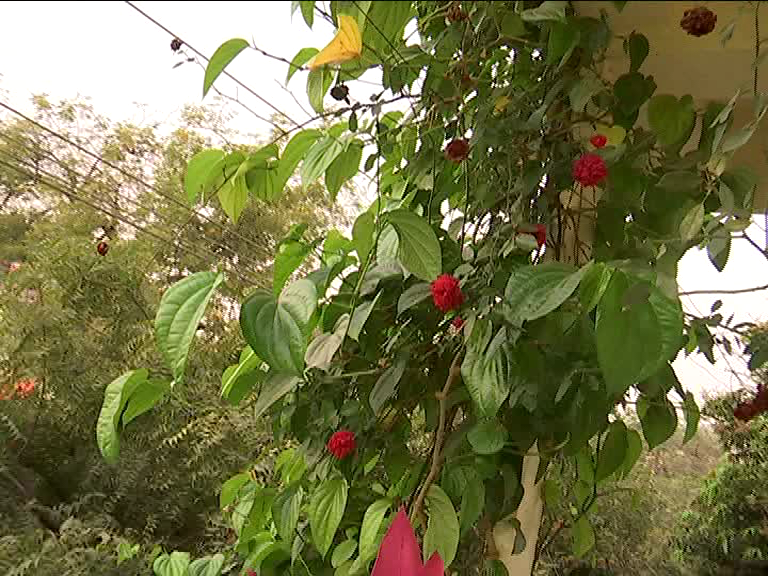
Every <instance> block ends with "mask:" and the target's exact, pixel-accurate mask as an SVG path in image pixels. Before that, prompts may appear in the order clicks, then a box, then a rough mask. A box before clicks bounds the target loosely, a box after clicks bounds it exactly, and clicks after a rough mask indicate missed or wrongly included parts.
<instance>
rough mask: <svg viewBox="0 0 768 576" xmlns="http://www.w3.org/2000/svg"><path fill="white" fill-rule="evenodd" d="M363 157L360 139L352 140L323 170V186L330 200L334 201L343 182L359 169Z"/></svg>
mask: <svg viewBox="0 0 768 576" xmlns="http://www.w3.org/2000/svg"><path fill="white" fill-rule="evenodd" d="M362 158H363V143H362V142H361V141H360V140H353V141H352V142H350V143H349V145H348V146H347V149H346V150H344V151H343V152H342V153H341V154H339V155H338V156H337V157H336V159H335V160H334V161H333V162H331V165H330V166H328V169H327V170H326V171H325V187H326V188H328V192H329V193H330V195H331V202H335V201H336V195H337V194H338V193H339V190H341V187H342V186H343V185H344V183H345V182H346V181H347V180H349V179H350V178H352V177H354V176H355V175H356V174H357V172H358V170H360V160H362Z"/></svg>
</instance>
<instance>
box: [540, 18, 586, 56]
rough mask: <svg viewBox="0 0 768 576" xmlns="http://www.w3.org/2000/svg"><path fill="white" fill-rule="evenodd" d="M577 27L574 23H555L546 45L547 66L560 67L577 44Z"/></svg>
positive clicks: (578, 35) (578, 33) (578, 34)
mask: <svg viewBox="0 0 768 576" xmlns="http://www.w3.org/2000/svg"><path fill="white" fill-rule="evenodd" d="M579 37H580V32H579V27H578V26H577V24H576V23H575V22H574V21H567V20H566V21H555V22H553V23H552V25H551V27H550V30H549V41H548V43H547V64H556V63H558V62H559V63H560V64H559V65H560V66H562V65H563V64H565V62H567V60H568V58H570V56H571V53H573V49H574V48H576V46H578V44H579Z"/></svg>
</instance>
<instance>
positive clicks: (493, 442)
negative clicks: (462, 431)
mask: <svg viewBox="0 0 768 576" xmlns="http://www.w3.org/2000/svg"><path fill="white" fill-rule="evenodd" d="M507 436H508V433H507V429H506V428H504V425H503V424H502V423H501V422H499V421H498V420H497V419H496V418H488V419H484V420H481V421H479V422H478V423H477V424H475V425H474V426H473V427H472V429H471V430H470V431H469V432H468V433H467V440H469V444H470V445H471V446H472V450H474V451H475V453H476V454H496V453H497V452H500V451H501V449H502V448H504V444H506V442H507Z"/></svg>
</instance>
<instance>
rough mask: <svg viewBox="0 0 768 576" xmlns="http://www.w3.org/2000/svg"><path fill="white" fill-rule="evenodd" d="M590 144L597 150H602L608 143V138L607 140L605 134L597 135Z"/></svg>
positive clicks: (591, 139) (590, 140)
mask: <svg viewBox="0 0 768 576" xmlns="http://www.w3.org/2000/svg"><path fill="white" fill-rule="evenodd" d="M589 142H590V143H591V144H592V146H594V147H595V148H602V147H603V146H605V145H606V144H607V143H608V138H606V137H605V135H604V134H595V135H594V136H592V138H590V139H589Z"/></svg>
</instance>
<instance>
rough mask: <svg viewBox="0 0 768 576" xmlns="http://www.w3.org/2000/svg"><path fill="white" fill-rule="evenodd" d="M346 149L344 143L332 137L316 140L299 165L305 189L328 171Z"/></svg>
mask: <svg viewBox="0 0 768 576" xmlns="http://www.w3.org/2000/svg"><path fill="white" fill-rule="evenodd" d="M345 148H346V142H345V141H344V140H342V139H339V138H334V137H333V136H330V135H329V136H326V137H324V138H322V139H318V140H317V141H316V142H315V143H314V144H312V147H311V148H310V149H309V151H308V152H307V155H306V156H305V158H304V161H303V162H302V164H301V170H300V173H301V182H302V185H303V186H304V187H305V188H306V187H307V186H309V185H310V184H312V183H313V182H314V181H315V180H317V179H318V178H320V176H321V175H322V174H323V173H324V172H325V171H326V170H327V169H328V167H329V166H330V165H331V163H332V162H333V161H334V160H336V158H337V157H338V155H339V154H341V153H342V152H343V151H344V150H345Z"/></svg>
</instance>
